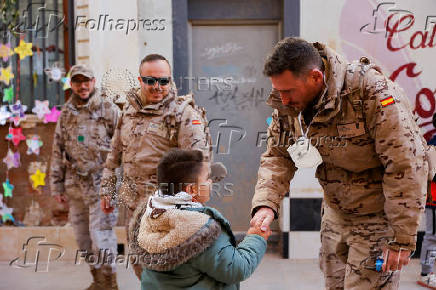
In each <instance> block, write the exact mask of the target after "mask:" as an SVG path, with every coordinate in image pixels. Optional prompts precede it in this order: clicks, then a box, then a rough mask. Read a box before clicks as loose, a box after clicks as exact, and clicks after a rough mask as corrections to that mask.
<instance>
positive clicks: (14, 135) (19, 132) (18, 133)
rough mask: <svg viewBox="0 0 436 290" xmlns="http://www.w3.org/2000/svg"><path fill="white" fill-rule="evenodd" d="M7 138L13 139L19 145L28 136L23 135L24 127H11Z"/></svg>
mask: <svg viewBox="0 0 436 290" xmlns="http://www.w3.org/2000/svg"><path fill="white" fill-rule="evenodd" d="M6 140H9V141H12V143H14V145H15V146H18V145H19V144H20V142H21V141H23V140H26V136H24V135H23V128H9V134H8V135H6Z"/></svg>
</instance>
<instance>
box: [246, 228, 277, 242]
mask: <svg viewBox="0 0 436 290" xmlns="http://www.w3.org/2000/svg"><path fill="white" fill-rule="evenodd" d="M271 234H272V231H271V229H270V228H269V227H268V229H267V230H266V231H264V232H263V231H262V230H261V229H260V227H251V228H249V229H248V231H247V235H259V236H261V237H262V238H264V239H265V241H267V240H268V238H269V236H270V235H271Z"/></svg>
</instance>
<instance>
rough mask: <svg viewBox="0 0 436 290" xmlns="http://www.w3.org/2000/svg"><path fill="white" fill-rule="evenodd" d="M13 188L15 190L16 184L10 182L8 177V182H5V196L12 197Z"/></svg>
mask: <svg viewBox="0 0 436 290" xmlns="http://www.w3.org/2000/svg"><path fill="white" fill-rule="evenodd" d="M12 190H14V186H13V185H12V184H10V183H9V179H6V182H3V191H4V196H5V197H12Z"/></svg>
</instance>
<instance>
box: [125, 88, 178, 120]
mask: <svg viewBox="0 0 436 290" xmlns="http://www.w3.org/2000/svg"><path fill="white" fill-rule="evenodd" d="M140 94H141V89H140V88H135V89H132V90H130V91H129V92H128V93H127V100H128V101H129V104H130V105H131V106H132V107H133V109H134V111H136V112H138V113H143V114H151V115H163V113H164V109H165V108H166V107H168V105H169V104H170V103H171V102H172V101H174V99H175V93H174V91H173V90H170V91H169V93H168V95H167V96H166V97H165V98H164V99H163V100H162V101H160V102H159V103H157V104H148V105H143V104H142V101H141V97H140Z"/></svg>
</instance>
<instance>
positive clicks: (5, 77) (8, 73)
mask: <svg viewBox="0 0 436 290" xmlns="http://www.w3.org/2000/svg"><path fill="white" fill-rule="evenodd" d="M13 78H14V74H13V73H12V68H11V66H8V67H7V68H2V69H1V72H0V81H2V82H4V83H5V84H6V85H7V86H9V84H10V82H11V79H13Z"/></svg>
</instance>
